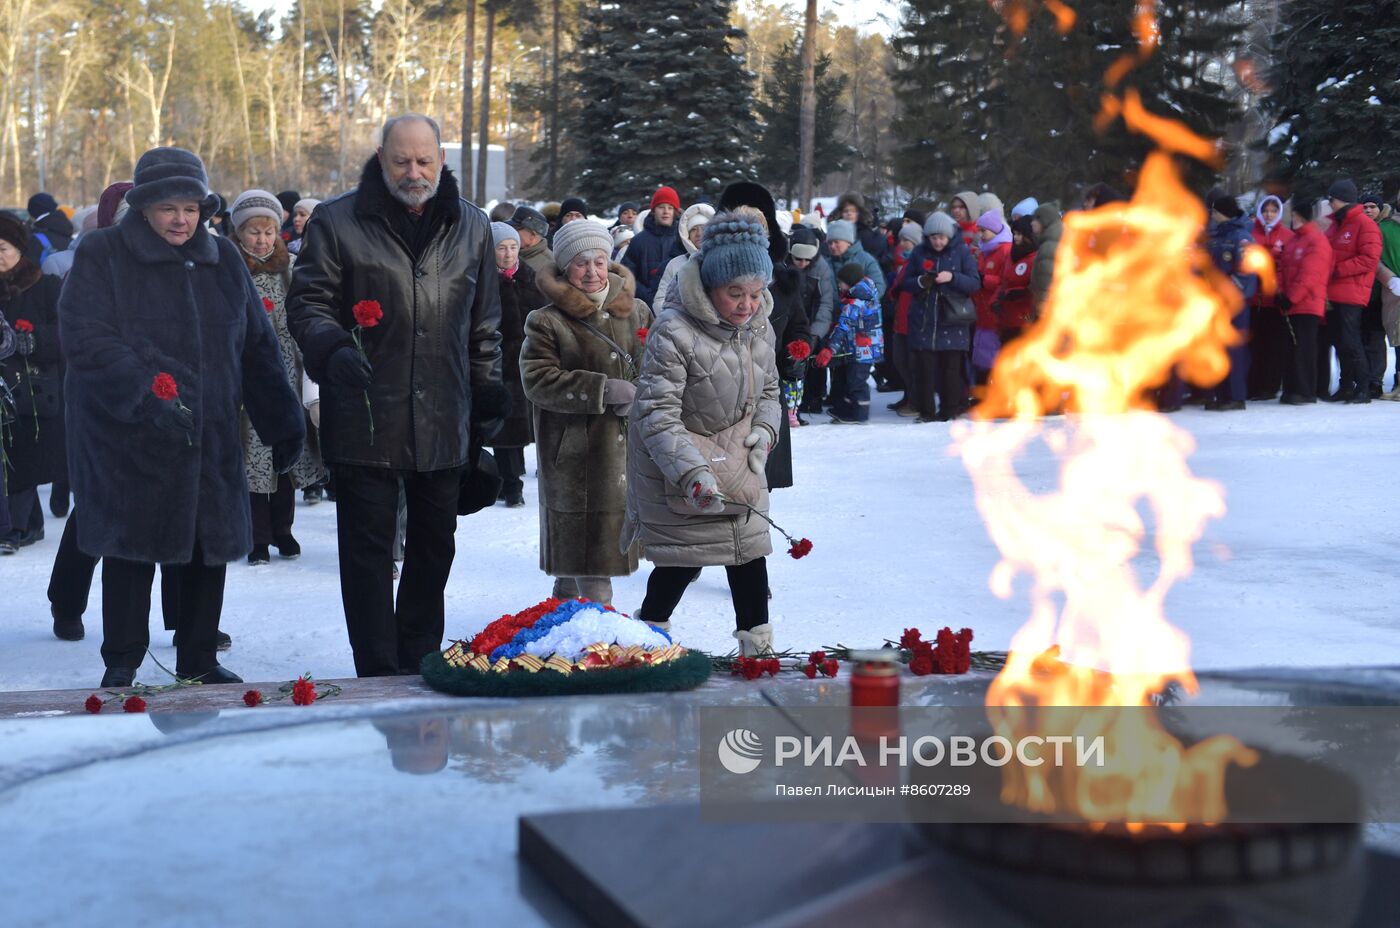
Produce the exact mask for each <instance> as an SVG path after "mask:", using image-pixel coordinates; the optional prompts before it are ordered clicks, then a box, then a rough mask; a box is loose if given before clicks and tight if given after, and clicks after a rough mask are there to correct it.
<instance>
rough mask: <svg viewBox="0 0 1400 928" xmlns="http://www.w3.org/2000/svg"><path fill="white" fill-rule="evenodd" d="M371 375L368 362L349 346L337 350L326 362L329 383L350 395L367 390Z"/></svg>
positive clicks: (355, 349)
mask: <svg viewBox="0 0 1400 928" xmlns="http://www.w3.org/2000/svg"><path fill="white" fill-rule="evenodd" d="M372 374H373V371H372V370H371V369H370V366H369V361H367V360H365V356H364V355H362V354H360V352H359V349H357V348H354V347H352V346H350V345H346V346H345V347H343V348H340V349H337V351H336V352H335V354H333V355H331V359H330V361H328V362H326V376H327V377H329V378H330V382H331V383H333V384H335V385H336V386H337V387H342V388H344V389H345V390H348V391H350V392H352V393H358V392H360V391H362V390H364V389H365V388H367V387H368V386H369V381H370V376H371V375H372Z"/></svg>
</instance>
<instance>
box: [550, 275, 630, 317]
mask: <svg viewBox="0 0 1400 928" xmlns="http://www.w3.org/2000/svg"><path fill="white" fill-rule="evenodd" d="M535 284H536V285H537V286H538V287H539V288H540V292H541V293H543V294H544V295H545V298H546V299H548V300H549V302H550V303H551V304H553V305H554V306H556V307H558V308H559V309H562V310H563V311H564V312H565V313H567V314H568V315H570V316H572V317H573V318H575V319H587V318H588V317H589V316H591V315H593V314H594V313H596V312H597V311H598V306H597V304H595V303H594V302H593V301H592V300H590V299H589V298H588V295H587V294H586V293H584V292H583V291H582V290H580V289H578V288H577V287H575V286H574V285H573V284H571V283H569V281H568V280H567V279H565V277H564V275H563V274H561V273H560V272H559V269H558V268H557V267H555V266H554V265H552V264H551V265H548V266H546V267H544V268H542V269H541V270H539V271H536V272H535ZM636 297H637V279H636V278H635V277H633V276H632V272H631V271H629V270H628V269H627V268H625V267H623V266H622V265H621V264H609V265H608V298H607V299H606V300H604V301H603V309H604V310H606V311H607V312H609V313H611V314H612V315H614V316H617V317H618V318H620V319H626V318H627V317H628V316H630V315H632V310H633V309H634V308H635V306H636V302H637V299H636Z"/></svg>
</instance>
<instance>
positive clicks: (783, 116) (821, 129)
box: [757, 39, 851, 200]
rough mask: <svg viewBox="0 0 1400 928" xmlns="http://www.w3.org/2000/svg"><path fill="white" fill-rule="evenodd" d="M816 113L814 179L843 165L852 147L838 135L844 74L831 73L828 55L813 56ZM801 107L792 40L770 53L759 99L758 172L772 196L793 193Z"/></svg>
mask: <svg viewBox="0 0 1400 928" xmlns="http://www.w3.org/2000/svg"><path fill="white" fill-rule="evenodd" d="M814 70H815V71H816V88H817V110H816V112H817V115H816V127H817V131H816V138H815V144H814V146H813V149H814V151H813V158H812V176H813V178H815V180H816V182H820V181H821V179H822V178H823V177H825V176H826V175H828V174H832V173H835V172H837V171H843V170H845V169H846V159H847V158H848V157H849V156H850V154H851V146H849V145H847V144H846V143H845V141H844V140H843V139H842V138H841V131H840V128H839V127H840V125H841V95H842V94H843V93H845V91H846V77H845V75H843V74H832V73H831V56H830V55H825V54H824V55H818V56H817V60H816V67H815V68H814ZM801 109H802V57H801V49H800V47H799V44H798V41H797V40H796V39H790V40H789V41H787V42H785V43H783V47H782V48H781V49H779V50H778V54H777V55H776V56H774V58H773V69H772V73H771V74H770V75H769V76H768V77H767V78H765V79H764V81H763V99H761V100H760V101H759V102H758V117H759V120H760V122H761V123H762V128H761V130H760V131H761V132H762V138H761V141H760V142H759V146H758V160H757V167H758V177H759V180H761V181H762V182H763V183H764V184H765V185H767V187H768V188H769V189H770V190H772V191H773V192H774V193H775V194H776V195H778V196H780V197H784V198H786V199H788V200H792V199H794V198H795V196H796V193H797V180H798V164H797V157H798V155H797V151H798V124H799V122H800V116H801Z"/></svg>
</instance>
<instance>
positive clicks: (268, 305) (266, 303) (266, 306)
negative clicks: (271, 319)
mask: <svg viewBox="0 0 1400 928" xmlns="http://www.w3.org/2000/svg"><path fill="white" fill-rule="evenodd" d="M276 308H277V304H276V303H274V302H272V301H271V300H270V299H268V298H267V297H263V310H264V311H266V312H268V313H271V312H272V311H273V310H274V309H276Z"/></svg>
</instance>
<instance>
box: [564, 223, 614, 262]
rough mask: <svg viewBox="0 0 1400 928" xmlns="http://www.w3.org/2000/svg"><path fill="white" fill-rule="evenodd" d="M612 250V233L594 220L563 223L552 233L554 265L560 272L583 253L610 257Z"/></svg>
mask: <svg viewBox="0 0 1400 928" xmlns="http://www.w3.org/2000/svg"><path fill="white" fill-rule="evenodd" d="M612 249H613V240H612V233H611V232H609V231H608V227H607V226H605V225H603V224H602V223H601V222H599V221H597V220H596V219H575V220H574V221H573V222H566V223H564V224H563V225H562V226H560V227H559V228H558V230H556V231H555V233H554V264H555V266H556V267H558V268H559V270H561V271H562V270H564V268H566V267H568V266H569V265H570V264H572V263H573V260H574V259H575V258H577V257H578V256H579V255H581V254H583V253H584V252H585V251H601V252H602V253H603V254H605V255H611V254H612Z"/></svg>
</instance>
